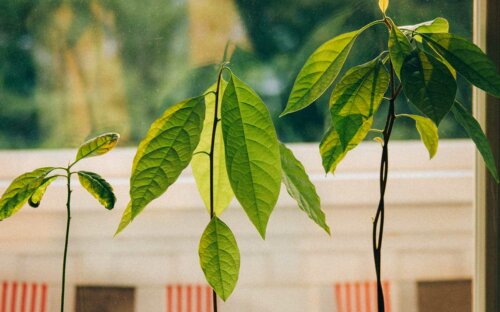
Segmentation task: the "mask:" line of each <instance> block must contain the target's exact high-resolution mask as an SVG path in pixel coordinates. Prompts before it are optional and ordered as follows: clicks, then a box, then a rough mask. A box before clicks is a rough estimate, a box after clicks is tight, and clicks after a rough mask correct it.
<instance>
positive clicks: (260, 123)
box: [222, 74, 281, 238]
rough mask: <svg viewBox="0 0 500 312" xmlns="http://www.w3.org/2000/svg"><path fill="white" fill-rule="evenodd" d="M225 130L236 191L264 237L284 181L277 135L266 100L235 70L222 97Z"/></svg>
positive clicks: (223, 128)
mask: <svg viewBox="0 0 500 312" xmlns="http://www.w3.org/2000/svg"><path fill="white" fill-rule="evenodd" d="M222 131H223V139H224V145H225V147H226V169H227V174H228V176H229V181H230V183H231V187H232V189H233V192H234V194H235V195H236V198H237V199H238V201H239V202H240V204H241V205H242V206H243V208H244V209H245V212H246V213H247V215H248V217H249V218H250V220H251V221H252V223H253V224H254V225H255V227H256V228H257V230H258V231H259V233H260V235H261V236H262V238H265V236H266V227H267V222H268V221H269V217H270V215H271V212H272V211H273V208H274V205H275V204H276V201H277V200H278V196H279V192H280V185H281V165H280V152H279V146H278V138H277V136H276V131H275V130H274V125H273V122H272V120H271V116H270V115H269V111H268V110H267V107H266V106H265V104H264V103H263V102H262V100H261V99H260V98H259V96H258V95H257V94H256V93H255V91H253V90H252V89H251V88H250V87H249V86H247V85H246V84H245V83H244V82H243V81H241V80H240V79H238V77H236V76H235V75H233V74H231V80H229V83H228V85H227V87H226V91H225V92H224V97H223V99H222Z"/></svg>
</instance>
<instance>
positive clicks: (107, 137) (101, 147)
mask: <svg viewBox="0 0 500 312" xmlns="http://www.w3.org/2000/svg"><path fill="white" fill-rule="evenodd" d="M119 138H120V135H119V134H118V133H105V134H101V135H100V136H98V137H95V138H93V139H90V140H88V141H87V142H85V143H83V144H82V145H80V147H79V148H78V152H77V154H76V161H78V160H80V159H82V158H85V157H92V156H99V155H102V154H106V153H107V152H109V151H110V150H112V149H113V148H114V147H115V146H116V144H118V139H119Z"/></svg>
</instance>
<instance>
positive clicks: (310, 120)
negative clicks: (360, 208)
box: [0, 0, 472, 148]
mask: <svg viewBox="0 0 500 312" xmlns="http://www.w3.org/2000/svg"><path fill="white" fill-rule="evenodd" d="M376 2H377V1H375V0H336V1H331V0H289V1H284V0H268V1H259V0H235V3H236V7H237V8H238V12H239V14H240V17H241V21H242V24H243V26H244V30H245V32H246V35H247V38H248V41H249V46H250V47H251V48H247V49H242V48H236V50H235V52H234V53H233V56H232V59H231V63H232V64H231V68H232V69H233V71H234V72H235V73H236V74H237V75H238V76H240V77H242V78H244V79H245V81H247V82H248V83H249V84H250V85H252V87H254V88H255V89H256V90H257V92H258V93H259V94H260V95H261V96H262V98H263V100H264V101H265V103H266V104H267V105H268V106H269V109H270V111H271V114H272V117H273V120H274V122H275V125H276V126H277V128H278V134H279V136H280V139H281V140H282V141H285V142H297V141H318V140H319V139H320V138H321V135H322V133H323V132H324V130H325V128H326V127H327V126H328V123H329V120H328V114H327V113H326V112H327V109H326V108H327V98H326V97H323V99H321V100H319V101H318V103H316V104H315V105H311V106H310V107H309V108H307V109H305V110H304V111H302V112H300V113H297V114H291V115H288V116H286V117H284V118H281V119H278V117H277V116H278V115H279V113H280V112H281V111H282V109H283V107H284V105H285V104H286V101H287V97H288V94H289V91H290V89H291V87H292V84H293V81H294V79H295V77H296V75H297V73H298V71H299V69H300V68H301V66H302V65H303V64H304V62H305V60H306V58H307V56H308V55H309V54H310V53H311V52H312V51H313V50H314V49H316V48H317V47H318V46H319V45H320V44H321V43H322V42H324V41H326V40H328V39H330V38H332V37H334V36H336V35H338V34H340V33H343V32H346V31H351V30H354V29H357V28H359V27H361V26H363V25H364V24H367V23H368V22H370V21H372V20H374V19H379V18H380V17H381V16H380V12H379V9H378V6H377V3H376ZM193 4H194V5H195V4H196V1H193V3H192V4H191V5H193ZM61 6H66V7H67V8H69V9H68V10H69V11H70V12H71V14H69V16H70V18H69V21H70V22H69V25H70V26H69V28H68V29H67V30H65V31H63V32H61V31H60V30H59V29H58V28H57V27H59V26H58V25H59V24H57V23H55V22H54V20H55V19H54V15H57V14H59V13H61V12H59V11H60V8H61ZM58 10H59V11H58ZM188 12H189V10H188V0H142V1H122V0H89V1H79V0H16V1H0V148H36V147H65V146H68V145H71V144H72V141H71V140H69V139H68V136H61V135H57V132H60V131H71V129H72V127H74V126H75V125H74V122H73V124H71V122H68V123H69V125H68V127H67V128H68V130H65V129H66V128H55V126H54V125H55V124H57V123H64V122H67V118H64V115H63V114H60V113H58V111H59V110H63V109H65V108H64V106H55V104H54V105H53V104H52V103H55V100H54V97H59V95H60V94H64V92H66V93H67V90H66V89H64V88H63V89H62V90H63V91H61V90H59V89H58V90H59V91H58V92H59V93H57V92H52V91H51V92H48V91H47V89H50V88H52V89H54V90H55V89H57V88H58V87H60V86H59V85H60V84H61V83H64V82H66V81H67V80H71V79H70V78H71V77H56V78H58V79H52V78H53V77H52V78H51V79H49V78H50V76H53V75H56V73H57V72H58V71H56V70H55V69H58V66H60V65H59V64H54V62H55V61H54V60H57V59H54V58H50V57H48V56H47V54H50V52H51V51H52V53H53V51H57V52H58V53H59V52H60V50H61V49H63V50H64V49H66V50H65V51H71V52H72V53H74V55H76V56H77V57H80V58H83V59H84V61H85V56H82V55H81V51H85V46H83V48H82V43H81V38H83V37H85V36H92V35H94V36H97V37H99V36H101V35H102V36H103V38H104V39H103V42H104V43H103V47H104V48H103V51H104V52H103V53H104V54H106V53H107V52H106V51H108V50H110V51H115V50H116V53H117V55H118V59H119V62H117V65H116V67H117V68H118V67H119V72H120V75H119V77H118V78H119V79H120V80H121V81H120V85H123V89H124V91H123V92H124V95H123V98H124V100H118V101H119V102H120V105H122V106H123V107H124V108H125V110H124V111H126V117H125V118H122V119H123V120H119V121H118V122H119V123H120V122H121V123H123V124H125V123H126V124H128V125H129V126H128V127H129V135H128V136H127V135H125V141H126V143H127V144H129V145H133V144H136V143H137V142H138V141H139V140H140V139H141V138H142V137H143V135H144V134H145V132H146V130H147V126H148V125H149V124H150V123H151V122H152V121H153V120H154V119H155V118H157V116H159V115H160V114H161V112H162V111H163V110H164V109H165V108H166V107H168V106H169V105H172V104H174V103H175V102H177V101H179V100H181V99H183V98H186V97H189V96H196V95H198V94H200V93H202V92H203V91H204V90H205V89H206V88H208V87H209V86H210V85H211V84H212V83H213V82H214V81H215V75H216V70H217V67H218V64H207V65H205V66H201V67H193V66H192V65H191V61H190V53H189V47H190V38H189V23H192V22H193V21H190V19H189V14H188ZM387 14H388V15H389V16H392V17H393V18H394V20H395V22H396V23H397V24H399V25H403V24H414V23H418V22H421V21H425V20H431V19H433V18H435V17H437V16H443V17H445V18H447V19H448V20H449V21H450V25H451V32H453V33H456V34H460V35H462V36H465V37H468V38H470V36H471V25H472V21H471V19H472V1H471V0H454V1H452V0H445V1H428V0H400V1H397V2H394V3H391V5H390V7H389V10H388V12H387ZM221 18H224V17H223V16H222V17H221ZM56 21H57V19H56ZM194 22H195V21H194ZM54 25H55V26H54ZM51 27H52V28H51ZM54 29H55V30H54ZM89 29H90V30H98V31H99V32H96V33H91V34H90V35H89V32H88V30H89ZM56 30H57V31H59V32H56V33H57V34H59V35H57V36H55V37H54V35H53V33H52V32H51V31H56ZM60 34H63V35H62V36H61V35H60ZM384 36H387V33H386V30H385V29H384V27H378V28H375V29H373V30H371V31H367V32H365V33H364V34H363V35H362V36H361V37H360V38H359V39H358V42H357V43H356V44H355V46H354V49H353V54H352V56H350V58H349V60H348V63H347V64H346V66H345V67H346V68H349V67H351V66H352V65H355V64H360V63H364V62H366V61H368V60H369V59H370V58H373V57H374V56H376V55H378V54H379V53H380V51H382V50H384V49H386V47H384V46H382V45H381V42H383V41H381V40H378V38H381V37H384ZM54 38H55V39H54ZM99 38H100V37H99ZM54 40H59V41H61V42H63V44H58V45H56V46H54V44H53V42H54ZM78 45H80V46H78ZM78 49H79V50H78ZM63 52H64V51H63ZM62 55H64V54H62ZM105 57H106V55H105V56H104V59H105ZM221 59H222V55H221ZM83 64H84V65H85V62H83ZM59 72H60V71H59ZM63 72H64V71H63ZM85 74H86V72H85V71H83V74H82V77H83V78H81V80H82V81H84V82H85V81H87V80H88V78H85V77H86V76H85ZM48 77H49V78H48ZM84 78H85V79H87V80H85V79H84ZM108 80H109V79H108ZM87 84H88V83H87ZM459 84H460V87H459V97H460V99H461V101H462V102H463V103H466V105H468V106H469V107H470V103H471V91H470V89H469V87H467V86H466V84H465V83H464V82H463V81H460V82H459ZM113 86H114V85H113ZM102 88H103V89H104V90H106V92H111V91H113V90H111V91H109V90H107V89H109V88H110V87H107V86H104V87H102ZM113 88H114V87H113ZM52 89H51V90H52ZM99 90H100V91H99V92H103V91H102V90H101V89H99ZM116 92H118V91H116ZM99 94H101V93H97V94H91V95H89V96H97V97H98V99H99V96H100V95H99ZM115 98H116V97H115ZM118 98H120V97H118ZM59 101H61V100H59ZM62 101H64V100H62ZM101 105H102V106H103V108H102V109H104V110H105V109H108V107H107V106H106V105H107V103H106V101H103V103H102V104H101ZM397 105H398V106H397V108H398V111H399V112H401V113H403V112H405V113H407V112H408V113H414V112H413V111H412V109H410V108H409V106H408V105H407V103H404V102H400V103H397ZM381 111H382V112H383V109H382V110H381ZM108 113H109V114H110V115H117V116H118V115H119V114H114V112H113V111H112V109H111V108H109V112H108ZM45 116H51V118H49V119H47V118H45ZM93 118H94V119H95V117H92V118H90V119H89V120H90V121H91V125H90V126H89V127H90V129H85V128H83V130H81V132H82V133H79V134H78V135H80V136H84V137H85V136H91V135H93V134H95V133H98V132H102V131H108V130H113V129H107V128H106V126H104V125H103V124H102V123H98V122H92V121H93ZM47 120H49V121H47ZM82 122H84V121H82ZM376 125H377V122H376ZM110 127H111V126H110ZM380 127H381V126H380ZM54 129H55V130H54ZM61 129H63V130H61ZM440 130H441V133H440V135H441V137H463V136H464V134H463V133H462V132H461V130H460V129H459V127H458V126H457V125H456V123H455V122H454V121H451V120H449V119H446V120H445V121H443V123H442V124H441V127H440ZM84 137H83V138H84ZM394 137H395V138H415V139H416V138H418V134H417V132H416V130H415V129H414V126H413V125H412V124H411V122H409V123H407V124H405V123H403V122H401V123H400V124H399V120H398V125H397V127H396V130H395V133H394ZM83 138H79V137H77V138H75V141H80V140H81V139H83ZM127 140H128V141H127Z"/></svg>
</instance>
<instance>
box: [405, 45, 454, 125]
mask: <svg viewBox="0 0 500 312" xmlns="http://www.w3.org/2000/svg"><path fill="white" fill-rule="evenodd" d="M401 83H402V85H403V90H404V92H405V94H406V96H407V97H408V99H409V100H410V101H411V102H412V103H413V104H414V105H415V106H416V107H418V108H419V109H420V110H421V111H422V112H423V113H424V114H425V115H426V116H428V117H429V118H430V119H432V121H434V123H435V124H436V125H439V123H440V122H441V120H442V119H443V117H444V116H445V115H446V114H447V113H448V112H449V111H450V109H451V107H452V106H453V102H454V101H455V95H456V93H457V83H456V81H455V79H454V77H453V75H452V74H451V72H450V71H449V69H448V68H447V67H446V65H444V64H443V63H441V62H440V61H438V60H437V59H436V58H434V57H433V56H432V55H429V54H427V53H425V52H423V51H420V50H414V51H413V52H412V53H410V55H408V56H407V57H406V59H405V61H404V63H403V67H402V69H401Z"/></svg>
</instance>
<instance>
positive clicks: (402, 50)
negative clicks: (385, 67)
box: [389, 19, 413, 77]
mask: <svg viewBox="0 0 500 312" xmlns="http://www.w3.org/2000/svg"><path fill="white" fill-rule="evenodd" d="M389 21H390V23H391V25H392V28H391V33H390V34H389V54H390V56H391V62H392V66H393V67H394V71H395V72H396V75H397V76H398V77H401V67H403V62H404V60H405V58H406V57H407V56H408V55H409V54H410V53H411V51H413V47H412V46H411V44H410V42H409V41H408V38H406V36H405V34H403V32H402V31H401V30H400V29H399V28H398V27H397V26H396V24H394V23H393V22H392V20H390V19H389Z"/></svg>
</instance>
